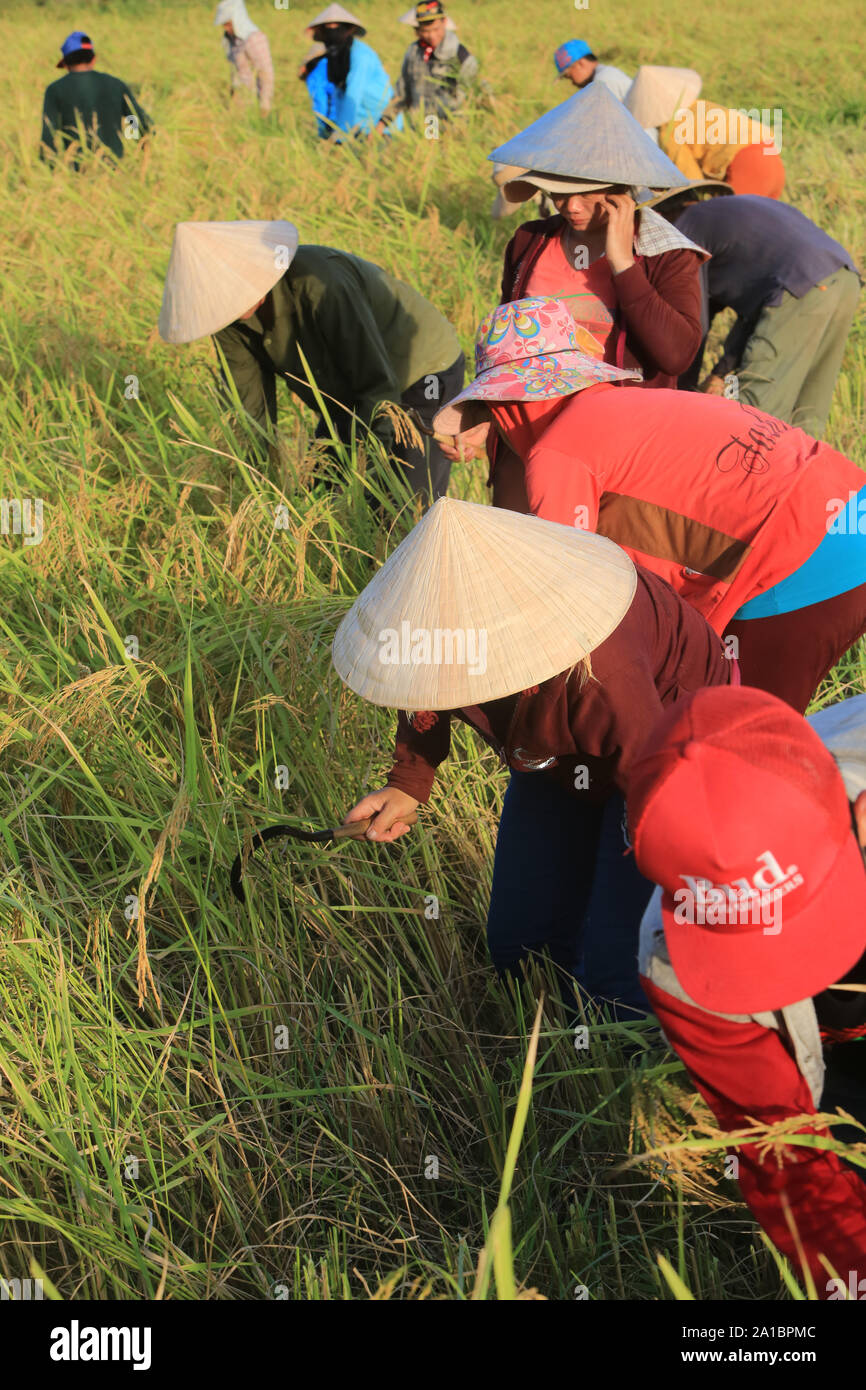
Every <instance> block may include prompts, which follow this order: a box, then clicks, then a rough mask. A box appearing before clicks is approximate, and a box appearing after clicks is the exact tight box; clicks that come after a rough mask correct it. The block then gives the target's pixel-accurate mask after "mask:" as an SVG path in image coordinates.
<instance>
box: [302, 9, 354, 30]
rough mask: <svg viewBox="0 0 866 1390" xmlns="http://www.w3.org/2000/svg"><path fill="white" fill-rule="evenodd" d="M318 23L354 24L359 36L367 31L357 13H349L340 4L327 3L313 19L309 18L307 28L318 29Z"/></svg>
mask: <svg viewBox="0 0 866 1390" xmlns="http://www.w3.org/2000/svg"><path fill="white" fill-rule="evenodd" d="M320 24H354V26H355V28H356V29H357V31H358V34H359V36H360V35H363V34H366V32H367V30H366V29H365V28H364V26H363V24H362V23H361V21H360V19H358V17H357V15H353V14H350V13H349V11H348V10H346V9H344V8H343V6H342V5H329V6H328V8H327V9H326V10H322V12H321V14H317V15H316V18H315V19H311V20H310V22H309V24H308V25H307V30H308V31H309V30H310V29H318V27H319V25H320Z"/></svg>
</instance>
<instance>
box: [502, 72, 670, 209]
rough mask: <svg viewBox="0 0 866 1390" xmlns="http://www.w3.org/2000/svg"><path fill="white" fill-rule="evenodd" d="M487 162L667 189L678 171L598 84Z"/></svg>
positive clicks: (568, 176)
mask: <svg viewBox="0 0 866 1390" xmlns="http://www.w3.org/2000/svg"><path fill="white" fill-rule="evenodd" d="M487 157H488V159H491V160H498V161H499V162H500V163H502V164H518V165H520V166H521V168H523V169H531V170H533V171H534V172H536V173H543V174H559V175H561V176H562V177H564V178H573V179H586V180H593V181H598V182H601V183H605V184H608V183H624V184H626V185H627V186H629V187H631V186H634V187H639V188H640V187H643V186H644V185H646V186H647V187H648V188H670V187H671V186H672V185H673V184H676V183H682V181H683V176H682V171H681V170H680V169H678V168H677V166H676V165H675V164H674V163H673V161H672V160H670V159H668V157H667V155H666V154H663V153H662V151H661V150H660V149H659V147H658V145H656V144H654V143H653V141H652V140H651V139H650V137H649V136H648V135H647V133H646V131H645V130H643V129H642V128H641V126H640V125H639V124H638V122H637V121H636V120H635V118H634V116H632V115H631V114H630V112H628V111H626V109H625V107H624V106H623V104H622V102H620V101H617V99H616V97H615V96H614V95H613V93H612V92H609V91H608V89H607V87H604V86H603V85H602V84H601V83H600V82H592V83H590V85H589V86H588V87H586V88H584V90H583V91H580V92H577V93H576V94H575V96H573V97H570V98H569V99H568V101H563V102H562V103H561V104H560V105H559V106H555V107H554V108H553V110H552V111H548V112H547V114H546V115H544V116H542V117H541V118H540V119H539V120H537V121H534V122H533V123H532V125H531V126H527V128H526V130H522V131H521V132H520V134H519V135H515V136H514V138H513V139H512V140H509V141H508V142H507V143H506V144H505V145H500V146H499V148H498V149H496V150H493V152H492V153H491V154H489V155H488V156H487Z"/></svg>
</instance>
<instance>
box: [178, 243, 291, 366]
mask: <svg viewBox="0 0 866 1390" xmlns="http://www.w3.org/2000/svg"><path fill="white" fill-rule="evenodd" d="M297 249H298V229H297V227H295V226H293V225H292V223H291V222H281V221H278V222H178V224H177V226H176V227H175V231H174V245H173V246H172V248H171V260H170V261H169V263H168V271H167V273H166V277H165V290H164V291H163V296H162V310H161V312H160V315H159V333H160V337H161V338H163V339H164V340H165V342H167V343H191V342H192V341H193V340H194V339H195V338H205V337H207V336H208V334H210V333H218V332H219V330H220V329H221V328H225V327H226V325H227V324H230V323H234V321H235V319H237V318H240V316H241V314H245V313H246V312H247V311H248V310H249V309H251V308H252V306H253V305H254V304H256V303H257V302H258V301H259V300H260V299H263V298H264V296H265V295H266V294H267V293H268V290H272V289H273V287H274V285H275V284H276V283H277V281H278V280H279V279H281V278H282V276H283V275H285V273H286V271H287V270H288V268H289V266H290V265H291V263H292V261H293V259H294V256H295V252H296V251H297Z"/></svg>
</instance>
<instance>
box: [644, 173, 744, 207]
mask: <svg viewBox="0 0 866 1390" xmlns="http://www.w3.org/2000/svg"><path fill="white" fill-rule="evenodd" d="M733 191H734V190H733V188H732V187H731V185H730V184H729V183H723V182H722V181H721V179H690V180H689V182H688V183H683V184H680V187H679V188H666V189H664V191H663V192H661V193H655V194H654V193H651V192H650V190H649V189H648V188H642V189H640V190H639V196H638V202H639V203H640V205H641V207H645V208H661V206H662V205H663V204H664V203H667V202H669V201H670V199H671V198H678V197H679V196H680V194H681V193H706V194H708V195H709V196H710V197H714V198H715V197H720V196H722V195H723V194H728V195H731V194H733Z"/></svg>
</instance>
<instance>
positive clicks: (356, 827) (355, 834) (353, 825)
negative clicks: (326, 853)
mask: <svg viewBox="0 0 866 1390" xmlns="http://www.w3.org/2000/svg"><path fill="white" fill-rule="evenodd" d="M400 819H401V821H402V822H403V824H404V825H416V824H417V822H418V816H417V815H416V813H415V812H414V811H410V812H409V814H408V816H401V817H400ZM372 820H373V817H372V816H368V817H367V819H366V820H353V821H350V822H349V824H348V825H338V826H336V827H335V828H334V829H333V830H332V831H331V834H332V836H333V837H334V839H335V840H361V839H363V837H364V836H365V835H366V833H367V831H368V830H369V829H370V825H371V823H372Z"/></svg>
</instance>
